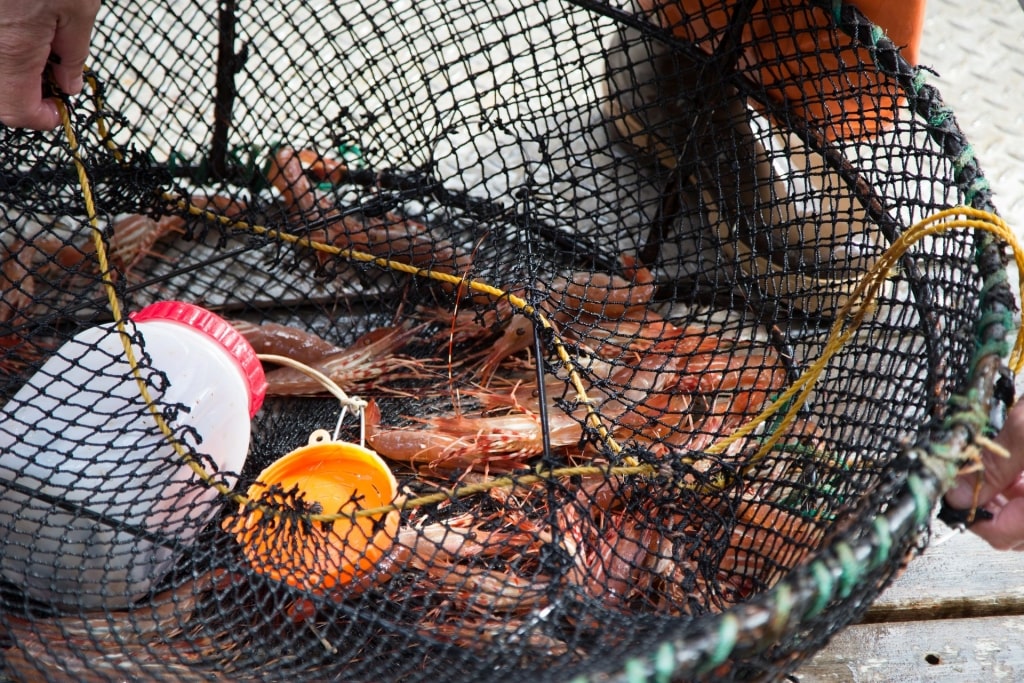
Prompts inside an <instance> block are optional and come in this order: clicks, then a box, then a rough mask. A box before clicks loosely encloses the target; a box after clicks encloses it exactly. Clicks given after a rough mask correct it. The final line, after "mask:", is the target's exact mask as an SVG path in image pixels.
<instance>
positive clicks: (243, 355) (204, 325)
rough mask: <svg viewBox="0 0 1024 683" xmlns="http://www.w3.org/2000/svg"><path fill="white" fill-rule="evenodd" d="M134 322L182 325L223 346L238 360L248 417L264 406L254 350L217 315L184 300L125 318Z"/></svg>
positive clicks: (262, 382) (264, 380) (262, 381)
mask: <svg viewBox="0 0 1024 683" xmlns="http://www.w3.org/2000/svg"><path fill="white" fill-rule="evenodd" d="M128 317H129V318H131V320H132V321H133V322H136V323H142V322H146V321H151V320H164V321H168V322H176V323H181V324H182V325H187V326H189V327H191V328H192V329H195V330H198V331H199V332H202V333H203V334H205V335H206V336H208V337H209V338H210V339H212V340H213V341H215V342H217V343H218V344H220V345H221V346H222V347H224V350H225V351H227V352H228V354H230V355H231V357H232V358H234V359H235V361H237V363H238V366H239V368H241V370H242V374H243V375H244V376H245V381H246V385H247V386H248V387H249V417H250V418H251V417H252V416H253V415H255V414H256V411H258V410H259V409H260V406H261V405H263V399H264V397H265V396H266V394H267V378H266V376H265V375H264V374H263V365H262V364H261V363H260V360H259V358H257V357H256V351H255V350H253V348H252V346H251V345H250V344H249V342H248V341H246V339H245V337H243V336H242V335H241V333H239V332H238V330H236V329H235V328H234V327H232V326H231V323H229V322H228V321H227V320H224V318H222V317H220V316H219V315H217V314H216V313H214V312H212V311H209V310H207V309H205V308H202V307H201V306H196V305H195V304H190V303H185V302H184V301H158V302H156V303H153V304H150V305H149V306H146V307H145V308H143V309H142V310H140V311H136V312H135V313H132V314H131V315H129V316H128Z"/></svg>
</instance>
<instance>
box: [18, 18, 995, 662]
mask: <svg viewBox="0 0 1024 683" xmlns="http://www.w3.org/2000/svg"><path fill="white" fill-rule="evenodd" d="M858 5H859V6H863V3H858ZM894 41H895V42H894ZM912 42H913V41H912V40H910V41H909V43H910V44H911V47H910V49H908V50H904V51H903V52H901V51H900V49H899V47H900V46H902V45H906V44H908V39H907V38H906V37H905V36H899V35H896V34H891V35H889V36H888V37H887V35H886V33H885V32H884V31H882V30H881V29H879V28H878V27H877V26H875V25H873V24H872V23H871V22H870V21H869V20H868V19H867V18H866V17H865V16H864V15H863V14H862V13H861V12H860V11H859V10H858V9H857V8H856V7H854V6H851V5H846V4H841V3H837V2H824V1H807V2H801V1H799V0H773V1H771V2H762V1H750V0H728V1H726V0H723V1H721V2H716V1H714V0H671V1H667V0H635V2H634V1H625V0H621V1H619V0H617V1H615V2H611V1H606V0H551V1H549V2H543V1H542V2H522V3H517V2H508V1H502V2H493V1H487V2H478V1H473V0H469V1H466V0H462V1H461V2H447V0H430V1H427V2H385V1H383V0H368V1H367V2H363V3H348V2H328V1H324V2H309V3H256V2H247V1H245V0H221V1H220V2H212V1H203V0H189V1H182V2H174V3H134V2H121V1H115V2H108V3H105V4H104V6H103V8H102V10H101V14H100V17H99V19H98V22H97V28H96V31H95V35H94V42H93V49H92V57H91V62H90V64H89V65H88V71H87V73H86V79H85V81H86V83H85V88H84V91H83V92H82V94H80V95H78V96H75V97H71V98H69V97H66V96H63V95H61V94H60V93H56V96H58V97H59V98H60V99H61V102H62V106H61V113H62V116H63V118H64V125H63V126H62V128H61V129H58V130H56V131H53V132H47V133H32V132H27V131H22V130H11V129H0V138H2V150H3V151H2V153H0V198H2V201H0V204H2V212H0V221H2V225H3V229H2V232H0V254H2V258H3V261H2V271H0V286H2V289H3V302H2V305H0V411H2V413H3V415H2V418H0V489H2V490H3V494H2V500H3V503H2V505H0V558H2V559H0V601H2V602H0V647H2V650H0V653H2V661H3V663H4V666H5V673H6V675H7V677H9V678H10V679H13V680H41V679H47V680H68V679H69V678H74V679H77V680H97V681H100V680H112V679H118V680H120V679H124V678H129V679H133V680H141V679H146V680H149V679H153V680H169V681H170V680H222V679H223V680H238V681H243V680H284V679H289V680H310V681H312V680H345V681H378V680H393V681H429V680H436V679H437V678H438V676H442V677H444V678H445V679H446V680H466V681H480V680H509V679H523V680H525V679H527V678H528V679H529V680H573V681H587V680H589V681H605V680H630V681H637V680H654V681H666V680H670V679H672V680H699V679H714V680H765V679H777V678H781V677H783V676H785V675H786V673H788V672H790V671H792V670H794V669H795V668H796V667H797V666H798V665H799V663H800V662H801V661H803V660H804V659H805V658H807V657H809V656H810V655H812V654H813V653H814V652H815V651H817V650H818V649H819V648H820V647H821V646H822V645H823V644H824V643H825V642H826V641H827V640H828V639H829V637H830V636H831V635H832V634H834V633H835V632H836V631H837V630H838V629H840V628H842V627H844V626H845V625H846V624H848V623H850V622H851V621H854V620H856V619H857V618H858V617H859V616H860V615H861V614H862V613H863V611H864V610H865V609H866V608H867V606H868V605H869V604H870V603H871V601H872V600H873V599H874V598H875V597H876V596H877V595H878V593H879V592H880V591H881V590H882V589H883V588H884V587H885V586H886V585H887V584H888V582H889V581H890V580H891V579H892V578H893V577H894V575H895V574H896V572H898V571H899V570H900V568H901V567H902V566H903V565H904V564H905V563H906V562H907V561H908V559H909V558H910V557H912V556H913V555H914V554H915V553H916V552H918V551H920V550H921V548H922V547H923V546H924V545H925V543H926V540H927V529H928V524H929V520H930V517H931V512H932V509H933V507H934V505H935V503H936V501H937V500H938V499H939V497H940V496H941V494H942V492H943V491H944V490H945V489H946V488H947V487H948V486H949V485H950V484H951V482H952V480H953V477H954V476H955V474H956V472H957V470H958V468H959V467H960V465H961V464H962V463H963V462H964V461H965V460H967V459H969V458H970V456H971V455H972V453H976V452H977V448H976V445H975V441H974V439H975V437H976V436H978V435H984V434H991V433H992V432H993V431H995V430H996V429H997V428H998V427H999V426H1000V424H1001V420H1002V416H1003V414H1004V411H1005V407H1006V404H1007V402H1008V399H1009V398H1012V395H1011V394H1012V383H1011V382H1009V376H1010V375H1009V371H1008V370H1007V369H1006V367H1005V361H1004V359H1005V357H1006V356H1008V355H1009V353H1010V347H1009V344H1008V343H1007V340H1006V339H1007V336H1008V334H1009V333H1010V332H1011V331H1012V328H1013V313H1014V310H1015V303H1014V297H1013V294H1012V292H1011V290H1010V288H1009V286H1008V285H1007V283H1006V271H1005V264H1006V262H1007V250H1006V248H1005V246H1004V244H1003V241H1002V238H1005V237H1006V235H1007V230H1006V226H1005V225H1003V224H1002V223H1001V221H999V219H998V218H997V217H996V216H995V214H994V209H993V207H992V205H991V203H990V191H989V188H988V185H987V183H986V181H985V179H984V177H983V175H982V174H981V171H980V169H979V166H978V164H977V162H976V160H975V159H974V158H973V156H972V154H971V148H970V146H969V145H968V144H967V142H966V140H965V139H964V137H963V135H962V134H961V132H960V131H959V129H958V128H957V125H956V121H955V119H954V117H953V116H952V114H951V112H950V110H949V109H948V108H947V107H945V106H944V105H943V104H942V101H941V99H940V97H939V94H938V92H937V91H936V90H935V88H933V87H932V86H930V85H928V83H927V79H926V73H925V71H923V70H921V69H919V68H917V67H915V66H914V65H913V62H914V60H915V56H914V54H913V48H912ZM154 304H155V305H156V306H157V307H158V309H159V310H161V311H167V310H170V309H173V310H174V311H178V313H176V314H175V315H176V316H177V318H176V319H175V320H176V322H173V323H170V324H171V326H172V327H173V326H174V325H179V326H181V325H183V324H184V322H185V321H184V319H183V317H182V316H184V314H182V313H180V312H181V311H190V312H192V313H189V314H188V316H185V317H187V318H188V322H189V324H190V325H193V326H194V325H198V326H199V327H200V328H202V331H203V333H204V334H206V335H207V337H210V336H211V333H210V330H212V329H216V330H218V331H217V332H216V334H213V336H214V337H216V338H217V340H218V343H219V344H220V345H221V346H220V350H219V351H217V353H220V352H223V350H224V349H228V350H229V351H231V353H233V354H235V357H236V358H238V357H242V356H244V357H245V358H246V359H248V360H246V361H244V362H245V368H246V370H245V379H246V381H247V382H248V384H246V383H245V382H242V381H241V380H238V382H237V383H235V384H231V383H230V382H229V379H225V377H227V378H231V377H233V376H234V375H237V371H238V369H239V368H240V367H242V366H241V365H238V366H233V365H231V363H228V364H227V365H218V366H217V369H207V366H205V365H201V363H200V361H199V359H198V355H193V351H194V350H195V349H194V347H193V342H192V341H188V340H185V341H182V340H181V339H178V338H177V337H175V339H177V341H173V342H160V343H158V342H157V341H155V339H156V333H155V332H154V330H156V329H158V328H159V329H164V328H161V327H160V325H161V324H163V325H165V326H166V324H167V323H166V321H163V322H161V321H159V320H154V319H153V313H152V311H153V310H154V309H153V305H154ZM143 311H149V313H148V314H141V313H140V312H143ZM193 313H195V316H193ZM196 316H198V317H196ZM157 317H159V316H157ZM197 320H202V321H205V322H201V323H197V322H196V321H197ZM174 329H175V330H177V328H174ZM192 331H194V329H193V330H192ZM178 332H180V330H178ZM161 334H163V333H161ZM175 334H177V332H175ZM172 336H173V335H172ZM190 339H191V337H190ZM225 340H227V341H225ZM195 344H196V347H195V348H198V346H199V345H200V343H199V342H195ZM211 353H213V351H211ZM168 354H171V356H168ZM173 354H178V355H173ZM196 354H198V351H197V352H196ZM239 354H241V355H239ZM168 357H170V358H172V360H170V361H168V360H167V359H168ZM232 362H233V361H232ZM211 367H212V366H211ZM225 368H226V369H225ZM219 373H225V374H223V375H222V374H219ZM96 377H103V378H105V379H104V380H103V381H98V380H96V379H95V378H96ZM231 381H232V382H233V381H235V380H234V379H231ZM264 390H265V397H264V398H262V401H261V400H260V397H261V396H262V395H263V392H264ZM246 394H248V396H247V395H246ZM211 396H214V397H215V398H210V397H211ZM249 408H252V409H253V410H254V412H253V414H252V416H251V420H250V414H249V412H243V413H242V418H241V423H238V421H237V420H236V421H234V422H230V421H229V420H228V418H226V417H224V418H222V417H220V416H221V415H222V411H223V413H224V414H227V413H230V411H232V410H235V411H238V410H242V411H247V410H248V409H249ZM232 419H234V418H232ZM238 424H241V425H242V426H241V427H240V428H239V427H238ZM228 451H231V452H232V453H234V454H235V455H233V456H231V457H226V456H225V455H224V454H225V453H226V452H228Z"/></svg>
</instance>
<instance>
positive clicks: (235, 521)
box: [223, 441, 399, 593]
mask: <svg viewBox="0 0 1024 683" xmlns="http://www.w3.org/2000/svg"><path fill="white" fill-rule="evenodd" d="M397 492H398V482H397V481H396V480H395V476H394V475H393V474H392V473H391V470H390V469H389V468H388V466H387V464H386V463H385V462H384V460H383V459H381V457H380V456H379V455H377V454H376V453H374V452H373V451H371V450H369V449H366V448H363V447H361V446H357V445H356V444H353V443H346V442H339V441H324V442H320V443H313V444H310V445H308V446H304V447H302V448H298V449H296V450H294V451H292V452H291V453H289V454H287V455H285V456H283V457H282V458H280V459H278V460H277V461H276V462H274V463H273V464H271V465H270V466H269V467H267V468H266V469H265V470H263V472H261V473H260V475H259V477H258V478H257V480H256V482H255V483H254V484H253V485H252V486H250V487H249V490H248V494H247V495H248V497H249V499H250V500H252V501H255V502H259V503H262V504H264V505H268V506H271V507H274V508H277V509H280V510H282V511H283V514H282V516H281V517H280V518H279V519H277V520H270V519H267V520H264V513H263V512H262V511H261V510H250V511H249V512H248V513H246V511H245V508H243V509H242V510H240V513H239V515H238V516H234V517H229V518H228V519H227V520H225V522H224V524H223V528H224V530H225V531H227V532H228V533H232V534H234V535H235V538H236V540H237V541H238V542H239V543H240V544H241V545H242V546H243V552H244V554H245V556H246V558H247V559H248V560H249V563H250V564H251V565H252V567H253V569H254V570H256V571H257V572H260V573H262V574H266V575H268V576H270V577H271V578H274V579H276V580H278V581H283V582H285V583H287V584H288V585H291V586H295V587H297V588H303V589H305V590H309V591H312V592H315V593H325V592H327V591H329V590H331V589H334V588H336V587H339V586H344V585H346V584H349V583H352V582H353V581H355V580H356V579H359V578H361V577H363V576H365V575H366V574H368V573H370V572H371V571H372V570H373V569H374V567H375V566H376V564H377V563H378V561H380V559H381V557H382V556H383V555H384V553H386V552H387V551H388V550H389V549H390V548H391V546H392V544H393V542H394V539H395V535H396V533H397V531H398V523H399V514H398V511H397V510H395V511H392V512H389V513H387V514H383V515H379V516H371V517H358V518H353V517H340V518H338V519H337V520H335V521H332V522H330V523H321V522H311V521H309V520H308V519H306V518H305V517H308V515H309V514H326V515H330V514H335V513H343V514H345V513H348V514H351V513H354V512H356V511H358V510H361V509H363V510H365V509H369V508H375V507H379V506H383V505H388V504H389V503H391V502H392V501H393V500H394V498H395V495H396V493H397ZM296 512H299V513H300V514H296ZM301 513H305V514H301Z"/></svg>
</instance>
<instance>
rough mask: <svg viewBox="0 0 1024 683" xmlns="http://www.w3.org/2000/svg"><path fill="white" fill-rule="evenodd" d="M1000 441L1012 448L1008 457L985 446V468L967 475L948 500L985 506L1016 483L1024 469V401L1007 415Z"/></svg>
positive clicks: (952, 503)
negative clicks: (977, 488)
mask: <svg viewBox="0 0 1024 683" xmlns="http://www.w3.org/2000/svg"><path fill="white" fill-rule="evenodd" d="M995 441H996V443H998V444H999V445H1000V446H1002V447H1003V448H1005V449H1006V450H1007V451H1009V453H1010V456H1009V457H1004V456H1002V455H1000V454H998V453H995V452H993V451H990V450H988V449H985V450H984V451H983V452H982V455H981V461H982V466H983V471H982V472H981V473H980V474H977V473H976V474H970V473H968V474H963V475H961V476H960V477H959V479H958V481H957V484H956V486H954V487H953V488H952V489H951V490H950V491H949V492H948V493H947V494H946V502H947V503H948V504H949V505H950V506H952V507H954V508H957V509H961V510H966V509H968V508H972V507H975V505H977V506H983V505H986V504H987V503H989V502H990V501H991V500H992V499H993V498H994V497H995V496H996V495H997V494H999V493H1001V492H1002V491H1004V490H1005V489H1006V488H1008V487H1009V486H1010V485H1012V484H1014V483H1015V482H1016V481H1017V479H1018V478H1019V477H1020V475H1021V472H1022V471H1024V401H1018V402H1017V403H1016V404H1014V406H1013V408H1011V409H1010V413H1009V415H1007V416H1006V424H1005V425H1003V428H1002V430H1001V431H1000V432H999V436H997V437H996V439H995ZM978 476H980V477H981V488H980V490H979V491H978V496H977V502H975V487H976V484H977V482H978Z"/></svg>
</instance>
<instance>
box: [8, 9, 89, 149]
mask: <svg viewBox="0 0 1024 683" xmlns="http://www.w3.org/2000/svg"><path fill="white" fill-rule="evenodd" d="M99 8H100V0H0V123H3V124H5V125H7V126H11V127H16V128H34V129H36V130H50V129H52V128H56V127H57V125H58V124H59V123H60V117H59V116H58V115H57V105H56V104H55V103H54V102H53V101H52V100H49V99H43V74H44V72H45V70H46V66H47V64H48V63H49V64H50V66H51V68H52V70H53V76H54V79H55V80H56V82H57V86H58V87H59V88H60V89H61V90H62V91H64V92H66V93H68V94H69V95H76V94H78V93H79V92H81V90H82V66H83V65H84V64H85V60H86V57H87V56H88V54H89V39H90V37H91V35H92V26H93V21H94V20H95V19H96V13H97V12H98V11H99ZM51 55H52V56H51Z"/></svg>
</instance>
